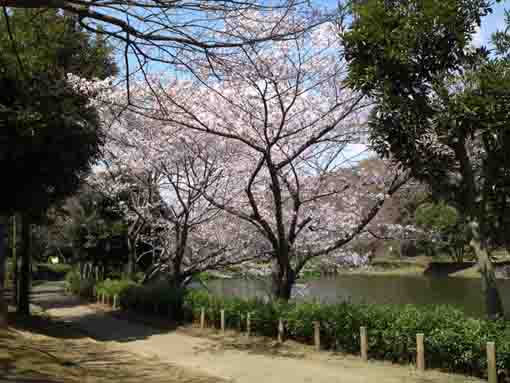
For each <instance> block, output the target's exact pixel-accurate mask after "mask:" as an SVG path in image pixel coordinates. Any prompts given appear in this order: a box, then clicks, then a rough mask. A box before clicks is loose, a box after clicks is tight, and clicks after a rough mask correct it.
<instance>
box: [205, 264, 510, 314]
mask: <svg viewBox="0 0 510 383" xmlns="http://www.w3.org/2000/svg"><path fill="white" fill-rule="evenodd" d="M207 286H208V288H209V290H210V291H211V292H212V293H213V294H217V295H220V296H240V297H243V298H252V297H256V296H257V297H267V296H268V295H269V291H270V290H269V283H268V281H263V280H251V279H220V280H214V281H210V282H208V283H207ZM498 287H499V291H500V294H501V298H502V300H503V305H504V307H505V312H506V313H509V312H510V294H509V293H510V280H509V279H501V280H498ZM294 290H295V291H294V292H293V295H295V296H296V299H298V300H318V301H320V302H323V303H338V302H343V301H346V300H349V301H351V302H355V303H371V304H416V305H439V304H441V305H445V304H448V305H452V306H455V307H457V308H459V309H461V310H463V311H464V312H465V313H466V314H468V315H471V316H476V317H481V316H483V315H484V312H485V311H484V300H483V296H482V293H481V281H480V280H479V279H475V278H452V277H450V278H449V277H425V276H384V275H354V274H351V275H349V274H347V275H339V276H335V277H330V278H320V279H314V280H310V281H307V282H306V283H299V284H298V285H297V286H296V288H295V289H294Z"/></svg>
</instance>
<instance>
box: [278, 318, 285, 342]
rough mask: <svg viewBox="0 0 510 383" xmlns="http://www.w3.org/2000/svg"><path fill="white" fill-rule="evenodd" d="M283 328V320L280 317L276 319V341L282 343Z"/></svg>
mask: <svg viewBox="0 0 510 383" xmlns="http://www.w3.org/2000/svg"><path fill="white" fill-rule="evenodd" d="M284 330H285V328H284V327H283V320H282V318H280V320H279V321H278V343H283V331H284Z"/></svg>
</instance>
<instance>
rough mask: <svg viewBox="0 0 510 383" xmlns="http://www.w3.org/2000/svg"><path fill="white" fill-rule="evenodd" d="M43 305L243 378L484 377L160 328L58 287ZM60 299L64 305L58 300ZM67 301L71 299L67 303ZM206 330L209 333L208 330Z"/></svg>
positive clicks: (185, 361) (416, 382) (321, 382)
mask: <svg viewBox="0 0 510 383" xmlns="http://www.w3.org/2000/svg"><path fill="white" fill-rule="evenodd" d="M54 295H55V297H54V298H51V294H49V296H48V297H46V300H43V301H42V302H41V303H40V305H41V306H42V307H43V308H46V310H47V313H48V314H50V315H51V316H52V317H56V318H59V319H62V320H65V321H69V322H72V323H74V324H75V325H77V326H79V327H80V328H81V329H83V330H84V331H85V332H86V333H87V334H88V335H89V336H90V337H92V338H94V339H95V340H98V341H102V342H108V343H109V344H110V345H111V346H112V347H120V348H121V349H123V350H126V351H130V352H132V353H138V354H142V355H144V356H149V357H154V358H158V359H159V360H161V361H162V362H168V363H171V364H174V365H178V366H183V367H189V368H192V369H195V370H198V371H201V372H203V373H206V374H209V375H212V376H216V377H219V378H223V379H227V380H230V381H232V382H238V383H281V382H290V383H308V382H313V383H334V382H335V383H336V382H341V383H362V382H363V383H364V382H366V383H369V382H370V383H372V382H377V383H403V382H406V383H439V382H445V383H446V382H448V383H466V382H481V381H480V380H475V379H470V378H467V377H465V376H457V375H447V374H443V373H439V372H437V371H426V372H425V373H419V372H418V371H416V370H415V369H414V368H413V367H411V366H397V365H392V364H389V363H382V362H370V363H363V362H362V361H360V360H359V358H357V357H354V356H347V357H346V356H335V355H333V354H332V353H329V352H320V353H319V352H313V351H311V350H310V348H307V347H306V346H300V345H296V344H293V343H289V344H288V345H287V344H286V345H284V346H283V347H281V348H276V347H272V345H268V344H267V343H268V342H267V340H265V341H264V342H265V345H263V346H261V344H260V342H258V341H257V339H250V340H247V339H245V338H244V337H242V336H239V335H238V334H235V333H233V332H228V333H227V336H225V337H221V336H218V334H216V335H215V333H213V332H209V333H207V334H205V336H201V337H198V336H195V335H197V330H193V329H191V328H184V329H179V330H176V331H170V332H169V331H165V332H164V331H161V330H158V329H155V328H152V327H150V326H147V325H145V324H140V323H137V322H132V321H127V320H122V319H118V318H115V317H113V316H112V315H110V314H108V312H105V311H103V310H101V308H100V307H99V306H96V305H84V304H79V302H77V301H76V300H73V298H71V297H67V298H64V297H63V296H62V294H61V293H60V292H57V291H55V292H54ZM55 299H57V300H58V301H59V304H55V305H53V302H54V300H55ZM65 302H67V304H65ZM203 335H204V334H203Z"/></svg>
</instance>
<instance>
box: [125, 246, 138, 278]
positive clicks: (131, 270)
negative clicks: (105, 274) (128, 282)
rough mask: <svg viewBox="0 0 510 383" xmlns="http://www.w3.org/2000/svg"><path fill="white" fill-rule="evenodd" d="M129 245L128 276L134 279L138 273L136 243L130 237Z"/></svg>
mask: <svg viewBox="0 0 510 383" xmlns="http://www.w3.org/2000/svg"><path fill="white" fill-rule="evenodd" d="M127 247H128V261H127V264H126V277H127V278H129V279H134V277H135V273H136V268H135V266H136V243H133V241H132V240H131V239H130V238H129V237H128V239H127Z"/></svg>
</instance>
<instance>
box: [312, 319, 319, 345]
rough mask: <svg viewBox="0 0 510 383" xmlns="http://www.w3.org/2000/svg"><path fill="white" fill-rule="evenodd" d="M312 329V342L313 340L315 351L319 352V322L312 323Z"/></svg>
mask: <svg viewBox="0 0 510 383" xmlns="http://www.w3.org/2000/svg"><path fill="white" fill-rule="evenodd" d="M313 328H314V340H315V342H314V343H315V349H316V350H317V351H319V350H320V349H321V322H319V321H315V322H313Z"/></svg>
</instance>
